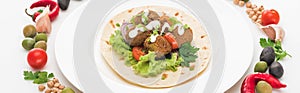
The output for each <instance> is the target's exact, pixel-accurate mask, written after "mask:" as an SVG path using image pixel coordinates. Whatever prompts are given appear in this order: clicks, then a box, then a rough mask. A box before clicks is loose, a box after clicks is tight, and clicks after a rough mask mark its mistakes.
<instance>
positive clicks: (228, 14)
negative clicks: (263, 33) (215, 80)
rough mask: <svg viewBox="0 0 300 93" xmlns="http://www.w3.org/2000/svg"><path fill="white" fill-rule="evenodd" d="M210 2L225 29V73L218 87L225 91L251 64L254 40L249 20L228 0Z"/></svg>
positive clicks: (212, 0) (219, 90) (220, 90)
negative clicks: (226, 0) (227, 0)
mask: <svg viewBox="0 0 300 93" xmlns="http://www.w3.org/2000/svg"><path fill="white" fill-rule="evenodd" d="M231 2H232V1H231ZM210 3H211V4H212V5H213V6H214V7H213V8H214V9H215V10H216V13H217V15H218V17H219V18H220V22H221V25H222V27H223V29H224V36H225V43H226V51H227V52H226V62H225V68H224V69H225V70H224V75H223V79H222V83H221V84H220V87H219V89H218V92H224V91H226V90H228V89H229V88H230V87H232V86H233V85H234V84H235V83H237V82H238V81H239V80H240V79H241V78H242V76H243V75H244V74H245V72H246V71H247V70H248V68H249V66H250V65H251V62H252V58H253V50H254V49H253V48H254V44H253V43H254V41H253V37H252V33H251V30H250V27H249V25H248V23H247V21H246V20H245V19H244V18H243V17H242V15H240V13H239V12H238V11H236V10H235V9H233V7H232V6H231V5H229V4H228V2H225V1H223V0H219V1H217V0H211V1H210Z"/></svg>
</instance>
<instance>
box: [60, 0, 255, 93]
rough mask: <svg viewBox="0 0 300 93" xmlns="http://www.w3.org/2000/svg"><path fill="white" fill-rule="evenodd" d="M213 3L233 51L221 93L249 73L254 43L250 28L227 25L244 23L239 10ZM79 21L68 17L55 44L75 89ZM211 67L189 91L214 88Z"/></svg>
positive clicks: (63, 68)
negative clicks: (76, 43)
mask: <svg viewBox="0 0 300 93" xmlns="http://www.w3.org/2000/svg"><path fill="white" fill-rule="evenodd" d="M210 3H211V4H212V5H213V6H214V7H217V8H219V10H218V9H215V10H217V12H218V13H217V14H218V15H219V16H218V17H219V18H221V19H220V21H221V23H222V27H223V28H224V31H225V32H224V34H225V35H226V36H225V38H226V39H225V40H226V41H225V42H226V51H231V52H226V67H225V70H224V73H225V74H224V76H223V79H222V80H221V84H220V88H219V89H218V92H224V91H225V90H227V89H228V88H230V87H231V86H232V85H234V84H235V83H236V82H237V81H238V80H239V79H240V78H241V77H242V76H243V74H244V72H245V70H247V68H248V66H249V64H250V63H251V59H249V58H252V50H253V49H252V45H251V44H252V43H251V42H252V41H251V38H250V37H249V35H250V34H249V33H248V32H249V31H248V30H247V29H244V28H247V27H245V26H243V25H241V26H238V27H236V26H235V25H231V24H232V23H230V24H228V22H236V24H237V23H243V21H242V19H241V18H240V17H239V16H238V17H236V15H234V14H236V13H235V12H236V11H233V10H231V9H230V7H228V6H227V5H226V4H225V3H224V2H221V3H220V2H219V4H215V3H214V1H213V0H212V1H211V2H210ZM222 4H224V5H222ZM220 5H221V6H220ZM220 9H224V11H223V12H222V11H220ZM78 11H81V9H78V10H76V11H74V13H73V14H72V15H78V14H79V12H78ZM228 11H229V13H227V12H228ZM224 12H226V13H224ZM231 12H232V13H231ZM223 13H224V14H225V15H224V14H223ZM220 14H222V15H224V16H220ZM71 19H73V20H71ZM77 19H78V16H77V17H74V16H69V18H68V19H67V20H66V21H65V24H64V25H63V26H62V28H61V29H65V30H60V31H59V32H60V33H58V35H57V40H56V43H58V42H57V41H58V39H59V37H60V39H59V41H60V43H61V44H56V47H55V51H57V49H59V48H60V50H61V51H63V52H56V56H57V61H58V64H59V67H60V69H61V71H62V72H63V74H64V75H65V76H66V78H67V79H68V80H69V81H70V82H71V83H73V84H74V85H75V86H76V87H77V86H79V85H78V82H77V81H76V77H75V73H74V65H73V64H74V63H73V61H68V60H72V57H73V56H72V54H71V53H72V52H73V51H72V50H71V49H72V48H70V46H73V43H72V41H73V37H74V36H73V35H74V30H75V28H74V25H76V23H77ZM236 19H241V20H236ZM99 22H100V21H99ZM215 25H217V24H215ZM96 29H97V28H96ZM241 32H243V33H241ZM232 33H236V34H232ZM94 34H95V32H94ZM250 36H251V35H250ZM241 37H242V39H236V38H241ZM92 41H93V40H92ZM240 41H245V42H240ZM66 42H69V43H66ZM70 42H71V43H70ZM236 42H239V43H238V44H237V43H236ZM246 42H250V43H246ZM237 46H240V47H243V48H247V49H249V50H246V51H244V52H241V51H239V50H240V49H241V50H243V48H236V47H237ZM57 47H59V48H57ZM74 47H76V46H74ZM235 48H236V49H235ZM58 53H60V54H58ZM234 53H239V54H243V55H244V56H239V57H238V58H235V57H236V56H235V54H234ZM58 55H61V56H58ZM232 59H233V60H232ZM240 60H244V61H243V62H241V61H240ZM102 66H103V67H104V68H105V66H104V65H102ZM66 67H67V68H66ZM210 68H212V66H211V64H210V67H209V69H208V70H207V73H204V74H203V77H201V78H198V79H197V80H196V82H199V81H201V83H195V84H192V86H193V87H194V90H190V92H199V91H203V90H204V88H206V89H208V90H209V89H212V88H209V87H206V86H207V85H206V82H207V80H208V76H209V73H210V72H211V69H210ZM94 69H95V68H94ZM220 70H222V69H220ZM214 72H215V71H214ZM216 72H217V71H216ZM219 72H220V71H219ZM232 73H235V74H232ZM97 74H98V73H97ZM100 74H101V73H100ZM219 74H221V73H219ZM211 75H213V74H211ZM93 76H95V75H93ZM99 79H100V78H99ZM103 79H106V78H103ZM210 80H213V79H210ZM105 81H108V82H109V83H115V82H111V81H109V79H106V80H105ZM209 82H210V81H209ZM111 85H112V84H111ZM211 86H216V85H211ZM77 88H78V87H77ZM80 89H82V88H81V87H80ZM196 89H197V90H196ZM173 90H174V89H173Z"/></svg>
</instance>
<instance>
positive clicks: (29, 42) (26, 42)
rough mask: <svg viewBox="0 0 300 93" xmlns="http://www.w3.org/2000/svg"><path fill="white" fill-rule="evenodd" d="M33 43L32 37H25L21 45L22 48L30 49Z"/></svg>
mask: <svg viewBox="0 0 300 93" xmlns="http://www.w3.org/2000/svg"><path fill="white" fill-rule="evenodd" d="M34 43H35V41H34V39H32V38H25V39H24V40H23V41H22V46H23V48H24V49H26V50H30V49H32V48H33V45H34Z"/></svg>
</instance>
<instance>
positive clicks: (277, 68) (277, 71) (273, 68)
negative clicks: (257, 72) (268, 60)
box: [269, 62, 284, 78]
mask: <svg viewBox="0 0 300 93" xmlns="http://www.w3.org/2000/svg"><path fill="white" fill-rule="evenodd" d="M269 73H270V74H271V75H273V76H274V77H276V78H281V77H282V75H283V73H284V70H283V67H282V65H281V64H280V63H279V62H273V63H272V64H271V65H270V67H269Z"/></svg>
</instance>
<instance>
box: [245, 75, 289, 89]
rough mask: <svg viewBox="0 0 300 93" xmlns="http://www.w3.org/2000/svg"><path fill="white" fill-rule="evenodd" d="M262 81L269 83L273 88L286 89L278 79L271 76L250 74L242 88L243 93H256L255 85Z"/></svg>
mask: <svg viewBox="0 0 300 93" xmlns="http://www.w3.org/2000/svg"><path fill="white" fill-rule="evenodd" d="M260 80H263V81H266V82H268V83H269V84H270V85H271V86H272V87H273V88H285V87H286V85H285V84H282V83H281V82H280V81H279V80H278V79H276V78H275V77H273V76H272V75H270V74H266V73H256V74H250V75H248V76H247V77H246V78H245V80H244V81H243V84H242V87H241V93H255V85H256V83H257V82H258V81H260Z"/></svg>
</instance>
